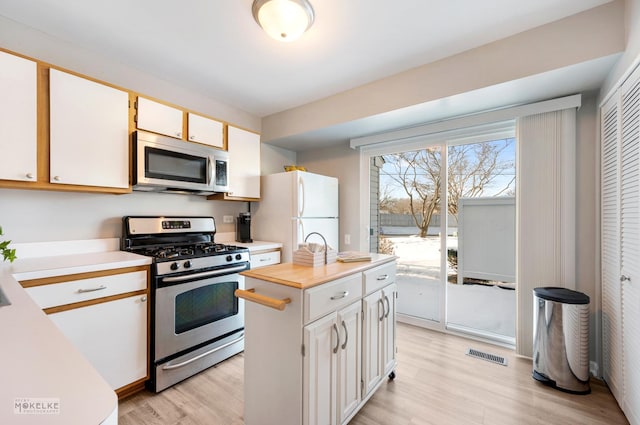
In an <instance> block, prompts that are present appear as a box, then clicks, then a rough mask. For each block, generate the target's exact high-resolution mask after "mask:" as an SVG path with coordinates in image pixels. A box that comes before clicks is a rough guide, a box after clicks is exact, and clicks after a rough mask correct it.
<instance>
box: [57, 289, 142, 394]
mask: <svg viewBox="0 0 640 425" xmlns="http://www.w3.org/2000/svg"><path fill="white" fill-rule="evenodd" d="M147 305H148V302H147V296H146V295H135V296H131V297H127V298H122V299H119V300H115V301H109V302H103V303H99V304H93V305H89V306H86V307H80V308H75V309H72V310H67V311H62V312H60V313H53V314H50V315H49V318H50V319H51V320H52V321H53V322H54V323H55V324H56V325H57V326H58V328H60V330H62V332H63V333H64V334H65V336H66V337H67V338H69V340H70V341H71V342H72V343H73V344H74V345H75V346H76V348H78V350H79V351H80V352H81V353H82V354H83V355H84V356H85V357H86V358H87V360H89V362H90V363H91V364H92V365H93V367H95V368H96V370H97V371H98V372H100V374H102V376H103V378H104V379H105V380H106V381H107V382H108V383H109V385H111V388H113V389H114V390H116V389H118V388H122V387H125V386H127V385H129V384H130V383H132V382H134V381H138V380H140V379H145V378H146V376H147Z"/></svg>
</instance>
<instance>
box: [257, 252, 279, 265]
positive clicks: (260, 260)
mask: <svg viewBox="0 0 640 425" xmlns="http://www.w3.org/2000/svg"><path fill="white" fill-rule="evenodd" d="M272 264H280V251H271V252H263V253H260V254H255V255H254V254H251V268H252V269H257V268H258V267H264V266H270V265H272Z"/></svg>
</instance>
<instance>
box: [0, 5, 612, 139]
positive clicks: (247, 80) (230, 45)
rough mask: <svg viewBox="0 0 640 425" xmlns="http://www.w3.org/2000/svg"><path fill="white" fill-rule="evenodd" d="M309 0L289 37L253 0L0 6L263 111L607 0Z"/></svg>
mask: <svg viewBox="0 0 640 425" xmlns="http://www.w3.org/2000/svg"><path fill="white" fill-rule="evenodd" d="M311 1H312V3H313V7H314V9H315V12H316V21H315V23H314V25H313V27H312V28H311V29H310V30H309V31H308V32H307V33H306V34H305V35H304V36H303V37H302V38H301V39H300V40H298V41H297V42H294V43H280V42H277V41H275V40H272V39H271V38H269V37H268V36H267V35H266V34H265V33H264V32H262V30H261V29H260V28H259V27H258V25H257V24H256V23H255V22H254V20H253V17H252V15H251V3H252V0H183V1H179V0H110V1H96V0H29V1H25V0H0V15H3V16H5V17H6V18H9V19H11V20H14V21H17V22H19V23H22V24H25V25H27V26H30V27H33V28H36V29H38V30H40V31H42V32H44V33H47V34H49V35H51V36H53V37H56V38H59V39H61V40H64V41H66V42H69V43H71V44H73V45H76V46H79V47H82V48H84V49H86V50H89V51H92V52H95V53H99V54H102V55H104V56H105V57H107V58H109V59H111V60H115V61H117V62H122V63H126V64H128V65H129V66H131V67H133V68H136V69H138V70H141V71H144V72H146V73H148V74H152V75H154V76H156V77H160V78H162V79H164V80H167V81H169V82H172V83H174V84H176V85H178V86H181V87H185V88H187V89H192V90H194V91H197V92H198V93H201V94H204V95H206V96H209V97H210V98H212V99H215V100H216V101H219V102H223V103H226V104H228V105H230V106H233V107H236V108H239V109H242V110H244V111H247V112H249V113H252V114H254V115H257V116H259V117H263V116H267V115H270V114H273V113H277V112H280V111H283V110H286V109H290V108H293V107H296V106H300V105H303V104H305V103H308V102H311V101H314V100H318V99H321V98H324V97H327V96H329V95H332V94H335V93H339V92H342V91H344V90H347V89H350V88H354V87H357V86H360V85H363V84H365V83H368V82H371V81H375V80H378V79H380V78H383V77H386V76H390V75H393V74H396V73H398V72H401V71H404V70H407V69H410V68H414V67H416V66H419V65H423V64H426V63H429V62H433V61H435V60H437V59H441V58H444V57H447V56H450V55H453V54H456V53H459V52H462V51H465V50H468V49H471V48H474V47H477V46H480V45H483V44H486V43H488V42H491V41H495V40H498V39H501V38H504V37H507V36H509V35H512V34H515V33H518V32H521V31H524V30H527V29H530V28H533V27H536V26H539V25H542V24H545V23H548V22H551V21H555V20H558V19H560V18H563V17H565V16H569V15H572V14H575V13H578V12H581V11H583V10H587V9H590V8H592V7H595V6H598V5H601V4H604V3H607V2H609V1H610V0H485V1H478V0H394V1H391V0H311ZM603 66H604V65H603V64H602V63H600V64H599V65H598V66H595V68H594V69H596V70H599V72H600V74H598V75H595V74H593V75H594V76H595V77H594V76H591V77H589V78H588V80H589V84H593V81H591V80H593V79H594V78H595V79H598V78H601V77H602V69H601V68H603ZM583 71H584V70H583ZM569 81H571V79H569ZM574 85H575V84H574ZM407 123H410V120H409V121H407ZM363 124H367V123H366V122H365V123H363ZM396 126H397V123H396ZM374 127H375V126H374ZM380 128H381V127H380V126H377V127H375V129H377V130H380ZM351 132H353V129H351ZM341 134H342V136H344V135H345V134H346V133H345V132H342V133H341ZM362 134H364V133H363V132H362V131H360V132H359V133H358V134H357V135H362Z"/></svg>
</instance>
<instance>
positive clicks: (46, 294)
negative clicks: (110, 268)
mask: <svg viewBox="0 0 640 425" xmlns="http://www.w3.org/2000/svg"><path fill="white" fill-rule="evenodd" d="M144 289H147V272H146V271H137V272H131V273H121V274H114V275H109V276H100V277H93V278H88V279H80V280H73V281H69V282H61V283H52V284H49V285H40V286H33V287H30V288H26V291H27V293H28V294H29V295H30V296H31V298H33V300H34V301H35V302H36V303H37V304H38V305H39V306H40V308H43V309H45V308H49V307H56V306H60V305H66V304H72V303H77V302H80V301H88V300H93V299H96V298H102V297H108V296H110V295H118V294H124V293H126V292H132V291H139V290H144Z"/></svg>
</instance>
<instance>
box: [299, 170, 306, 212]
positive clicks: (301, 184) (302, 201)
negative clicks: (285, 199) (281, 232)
mask: <svg viewBox="0 0 640 425" xmlns="http://www.w3.org/2000/svg"><path fill="white" fill-rule="evenodd" d="M304 204H305V199H304V179H303V178H302V176H300V177H298V217H302V216H304Z"/></svg>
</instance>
